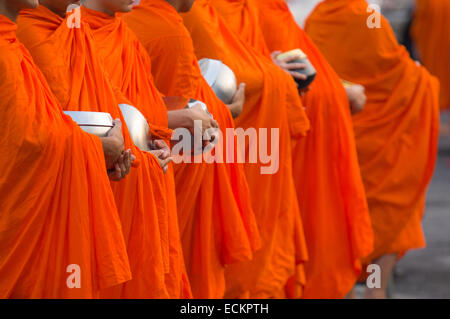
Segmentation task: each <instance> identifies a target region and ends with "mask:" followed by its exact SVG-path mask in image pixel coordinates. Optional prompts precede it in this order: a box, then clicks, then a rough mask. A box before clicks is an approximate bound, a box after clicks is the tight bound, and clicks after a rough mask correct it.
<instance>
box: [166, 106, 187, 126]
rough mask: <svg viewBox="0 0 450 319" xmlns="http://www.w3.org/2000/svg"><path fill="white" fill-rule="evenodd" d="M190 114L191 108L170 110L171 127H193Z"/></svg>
mask: <svg viewBox="0 0 450 319" xmlns="http://www.w3.org/2000/svg"><path fill="white" fill-rule="evenodd" d="M189 114H190V112H189V109H181V110H174V111H168V112H167V117H168V120H169V128H170V129H172V130H174V129H177V128H181V127H184V128H191V127H192V119H191V116H190V115H189Z"/></svg>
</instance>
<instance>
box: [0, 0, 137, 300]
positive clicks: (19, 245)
mask: <svg viewBox="0 0 450 319" xmlns="http://www.w3.org/2000/svg"><path fill="white" fill-rule="evenodd" d="M6 2H8V3H6ZM37 5H38V3H37V1H32V0H27V1H25V0H20V1H19V0H18V1H5V0H2V1H0V74H2V80H1V81H0V119H1V122H2V125H1V128H0V151H1V154H2V156H1V157H0V163H1V165H2V167H3V168H5V169H4V170H3V172H2V175H1V177H0V212H1V214H0V298H95V297H98V293H99V290H100V289H104V288H106V287H110V286H113V285H117V284H120V283H123V282H125V281H127V280H130V279H131V273H130V266H129V263H128V257H127V253H126V247H125V242H124V238H123V234H122V229H121V225H120V219H119V216H118V214H117V208H116V205H115V202H114V197H113V193H112V191H111V187H110V184H109V181H108V177H107V174H106V169H107V166H106V165H105V157H104V154H103V152H104V151H103V149H102V143H103V145H104V147H105V152H106V150H107V149H109V151H111V153H107V154H110V155H112V154H113V153H118V154H119V155H120V152H122V150H123V138H122V136H121V133H120V125H119V126H116V127H115V128H113V129H112V130H111V131H110V132H109V135H108V137H106V138H103V139H100V138H98V137H96V136H94V135H90V134H87V133H85V132H83V131H82V130H81V129H80V128H79V127H78V126H77V124H76V123H74V122H73V121H72V120H71V119H70V118H69V117H68V116H66V115H64V114H63V113H62V110H61V107H60V104H59V103H58V101H57V99H56V97H55V96H54V95H53V94H52V93H51V91H50V88H49V87H48V85H47V83H46V81H45V79H44V77H43V75H42V74H41V72H40V71H39V69H38V68H37V67H36V65H35V64H34V62H33V60H32V58H31V55H30V54H29V52H28V51H27V50H26V49H25V48H24V46H23V45H22V44H21V43H20V42H19V41H18V39H17V38H16V30H17V25H16V24H15V23H14V22H13V21H15V19H16V18H17V15H18V13H19V10H21V9H24V8H33V7H36V6H37ZM115 145H116V146H115ZM105 154H106V153H105ZM115 158H117V156H115ZM106 159H107V161H109V160H111V159H113V158H112V157H110V156H109V155H108V157H107V158H106ZM114 160H115V159H114Z"/></svg>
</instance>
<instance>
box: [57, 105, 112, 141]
mask: <svg viewBox="0 0 450 319" xmlns="http://www.w3.org/2000/svg"><path fill="white" fill-rule="evenodd" d="M64 113H65V114H66V115H68V116H70V117H71V118H72V120H73V121H74V122H76V123H77V124H78V126H80V128H81V129H82V130H83V131H85V132H87V133H90V134H93V135H97V136H99V137H106V135H107V134H108V132H109V130H110V129H112V128H113V126H114V125H113V119H112V117H111V115H110V114H109V113H103V112H84V111H64Z"/></svg>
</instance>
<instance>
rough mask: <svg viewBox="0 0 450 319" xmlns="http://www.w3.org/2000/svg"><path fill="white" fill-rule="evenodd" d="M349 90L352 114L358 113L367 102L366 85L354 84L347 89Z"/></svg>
mask: <svg viewBox="0 0 450 319" xmlns="http://www.w3.org/2000/svg"><path fill="white" fill-rule="evenodd" d="M345 90H346V91H347V96H348V101H349V103H350V110H351V112H352V114H358V113H359V112H361V111H362V110H363V109H364V106H365V105H366V102H367V96H366V93H365V89H364V86H362V85H359V84H354V85H351V86H349V87H347V88H346V89H345Z"/></svg>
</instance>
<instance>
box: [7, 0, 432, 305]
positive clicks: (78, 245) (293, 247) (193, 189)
mask: <svg viewBox="0 0 450 319" xmlns="http://www.w3.org/2000/svg"><path fill="white" fill-rule="evenodd" d="M74 4H80V3H79V1H71V0H39V1H38V0H0V76H1V80H0V106H1V107H0V119H1V125H0V154H1V156H0V167H3V173H2V174H1V175H0V297H2V298H192V297H193V298H223V297H227V298H343V297H345V296H347V295H348V294H349V293H350V292H351V291H352V288H353V286H354V285H355V283H356V282H357V280H358V278H359V277H360V276H362V275H363V274H364V273H365V269H364V267H365V266H366V265H368V264H371V263H377V264H379V265H380V266H381V269H382V274H381V287H380V288H377V289H372V290H367V296H368V297H384V296H385V289H386V284H387V282H388V279H389V275H390V272H391V271H392V268H393V267H394V265H395V263H396V262H397V260H398V259H399V258H401V257H402V256H403V255H404V253H405V252H406V251H407V250H410V249H413V248H420V247H423V246H424V245H425V241H424V236H423V233H422V228H421V218H422V216H423V213H424V202H425V192H426V189H427V186H428V183H429V181H430V178H431V175H432V173H433V169H434V164H435V160H436V153H437V138H438V123H439V119H438V118H439V105H438V104H439V103H438V95H439V92H438V91H439V84H438V81H437V80H436V79H435V78H434V77H432V76H431V75H430V74H429V73H428V72H427V70H426V69H425V68H424V67H422V66H419V65H418V64H417V63H415V62H414V61H413V60H411V59H410V58H409V55H408V53H407V52H406V50H405V49H404V48H403V47H402V46H400V45H399V44H398V43H397V41H396V39H395V38H394V35H393V32H392V30H391V29H390V27H389V25H388V22H387V21H386V20H385V19H382V26H381V28H374V29H369V28H367V27H366V21H367V17H368V15H369V14H370V13H368V11H367V3H366V1H365V0H338V1H337V0H325V1H323V2H322V3H320V4H319V5H318V6H317V7H316V9H315V10H314V12H313V13H312V14H311V15H310V17H309V19H308V21H307V24H306V33H305V31H303V30H302V29H301V28H300V27H299V26H298V25H297V24H296V22H295V20H294V18H293V16H292V15H291V13H290V11H289V8H288V6H287V4H286V3H285V2H284V1H283V0H196V1H194V0H141V1H140V2H139V3H137V2H136V3H135V1H133V0H85V1H83V3H82V7H81V8H78V9H75V10H74V11H71V12H67V8H68V7H69V6H70V8H71V9H73V5H74ZM74 14H78V15H79V16H78V18H79V23H78V24H77V23H75V25H74V24H73V23H72V22H73V21H76V20H77V19H74V16H73V15H74ZM69 20H70V21H69ZM362 43H365V45H364V46H362V45H361V44H362ZM293 49H301V50H302V51H303V53H304V54H306V56H307V57H308V61H309V62H310V63H311V64H312V65H313V66H314V69H315V70H316V73H317V74H316V77H315V79H314V81H313V82H312V83H311V84H310V86H309V88H308V89H303V90H300V91H299V89H298V88H297V85H296V81H294V79H295V80H297V81H300V82H301V81H302V80H305V76H304V75H302V74H301V72H300V71H301V70H302V69H304V68H305V64H302V63H292V62H293V61H294V60H295V59H296V58H298V56H297V57H295V56H294V57H289V56H287V57H285V58H283V59H280V58H277V57H278V55H279V54H280V53H281V52H287V51H290V50H293ZM203 58H208V59H215V60H220V61H222V62H223V63H224V64H226V65H227V66H228V67H230V68H231V70H232V71H233V72H234V74H235V76H236V78H237V82H238V83H239V85H238V89H237V92H236V94H235V95H234V96H233V98H232V101H231V102H230V103H229V104H224V102H222V101H221V100H220V99H219V98H218V97H217V96H216V94H215V93H214V91H213V90H212V88H211V87H210V86H209V85H208V83H207V82H206V80H205V79H204V78H203V77H202V73H201V70H200V68H199V64H198V60H199V59H203ZM299 70H300V71H299ZM342 80H345V81H346V82H345V83H346V84H345V85H346V87H344V85H343V82H342ZM351 83H357V84H351ZM364 90H365V91H364ZM165 97H176V98H177V99H178V100H181V101H185V102H187V101H189V100H190V99H196V100H198V101H202V102H204V103H205V104H206V105H207V108H208V110H209V112H210V113H211V114H212V117H210V116H209V114H208V113H207V112H206V110H205V109H203V108H202V107H199V106H194V107H193V108H185V107H184V106H185V103H178V104H177V106H174V105H172V106H170V107H169V105H168V104H167V105H166V104H165V102H164V101H165ZM122 103H125V104H128V105H134V106H135V107H136V108H137V109H138V110H139V111H140V112H141V113H142V114H143V116H144V117H145V119H146V120H147V122H148V125H149V130H150V136H151V138H150V139H149V143H148V144H149V150H145V151H144V150H141V149H139V148H138V147H136V146H135V145H134V143H133V140H132V137H131V136H130V133H129V130H128V129H127V125H126V124H127V123H126V122H125V120H124V118H123V115H122V113H121V111H120V108H119V104H122ZM363 106H364V108H363ZM361 110H362V111H361ZM63 111H90V112H105V113H109V114H110V115H111V116H112V117H113V118H115V119H117V120H115V121H114V127H113V128H112V129H111V130H110V131H109V132H108V134H107V135H106V136H104V137H98V136H95V135H91V134H88V133H86V132H84V131H83V130H81V128H80V127H79V126H78V125H77V124H76V123H75V122H73V121H72V120H71V118H70V117H68V116H67V115H65V114H64V113H63ZM352 113H353V114H352ZM194 120H197V121H202V129H204V130H206V129H209V128H220V129H221V130H222V131H223V132H225V131H226V129H229V128H235V127H236V128H243V129H247V128H256V129H258V128H275V129H278V132H279V145H278V147H279V156H280V161H279V169H278V171H277V172H276V173H274V174H261V167H263V166H264V163H261V162H260V161H258V162H257V163H210V164H208V163H204V162H202V163H192V164H191V163H180V164H176V165H174V164H173V163H171V154H170V146H169V145H170V143H171V134H172V130H174V129H177V128H187V129H192V128H193V127H192V125H193V122H194ZM225 138H227V137H225ZM228 138H229V137H228ZM224 144H226V141H225V143H224ZM246 147H249V145H247V146H246ZM220 151H221V150H220V149H215V152H220ZM68 269H70V271H69V272H67V270H68Z"/></svg>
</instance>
